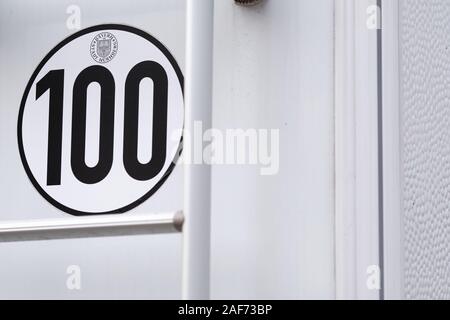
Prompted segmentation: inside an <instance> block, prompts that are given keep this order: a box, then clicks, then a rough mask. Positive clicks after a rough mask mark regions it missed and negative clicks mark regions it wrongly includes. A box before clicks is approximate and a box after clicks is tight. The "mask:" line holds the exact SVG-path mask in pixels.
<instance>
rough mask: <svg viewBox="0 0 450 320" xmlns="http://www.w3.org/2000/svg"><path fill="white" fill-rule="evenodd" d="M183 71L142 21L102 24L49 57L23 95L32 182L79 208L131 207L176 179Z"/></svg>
mask: <svg viewBox="0 0 450 320" xmlns="http://www.w3.org/2000/svg"><path fill="white" fill-rule="evenodd" d="M183 118H184V102H183V75H182V73H181V71H180V68H179V67H178V65H177V63H176V61H175V59H174V58H173V56H172V55H171V54H170V53H169V51H168V50H167V49H166V48H165V47H164V46H163V45H162V44H161V43H160V42H159V41H158V40H156V39H155V38H153V37H152V36H150V35H149V34H147V33H145V32H144V31H141V30H139V29H136V28H132V27H129V26H123V25H99V26H95V27H91V28H88V29H85V30H82V31H80V32H77V33H75V34H73V35H71V36H70V37H69V38H67V39H65V40H64V41H62V42H61V43H60V44H58V45H57V46H56V47H55V48H54V49H53V50H51V51H50V53H49V54H47V56H46V57H45V58H44V59H43V60H42V62H41V63H40V64H39V66H38V67H37V69H36V71H35V72H34V73H33V75H32V76H31V79H30V80H29V82H28V85H27V87H26V89H25V93H24V95H23V98H22V102H21V106H20V112H19V120H18V143H19V151H20V156H21V159H22V163H23V165H24V168H25V171H26V173H27V174H28V177H29V178H30V180H31V182H32V183H33V185H34V186H35V188H36V189H37V190H38V191H39V193H40V194H41V195H42V196H43V197H44V198H45V199H46V200H47V201H49V202H50V203H51V204H53V205H54V206H56V207H57V208H59V209H61V210H63V211H65V212H67V213H70V214H73V215H88V214H106V213H122V212H125V211H128V210H130V209H132V208H134V207H136V206H137V205H139V204H140V203H142V202H143V201H145V200H146V199H148V198H149V197H150V196H151V195H152V194H153V193H154V192H155V191H156V190H157V189H158V188H159V187H160V186H161V185H162V184H163V183H164V181H165V180H166V179H167V177H168V176H169V174H170V172H171V171H172V169H173V167H174V165H175V164H174V163H175V160H176V158H177V156H178V154H179V152H180V150H181V147H180V144H181V139H182V129H183V121H184V120H183Z"/></svg>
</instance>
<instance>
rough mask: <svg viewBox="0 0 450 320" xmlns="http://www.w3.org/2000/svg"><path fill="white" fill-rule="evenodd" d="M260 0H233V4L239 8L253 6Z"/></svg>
mask: <svg viewBox="0 0 450 320" xmlns="http://www.w3.org/2000/svg"><path fill="white" fill-rule="evenodd" d="M261 1H262V0H234V2H235V3H236V4H238V5H241V6H253V5H255V4H258V3H260V2H261Z"/></svg>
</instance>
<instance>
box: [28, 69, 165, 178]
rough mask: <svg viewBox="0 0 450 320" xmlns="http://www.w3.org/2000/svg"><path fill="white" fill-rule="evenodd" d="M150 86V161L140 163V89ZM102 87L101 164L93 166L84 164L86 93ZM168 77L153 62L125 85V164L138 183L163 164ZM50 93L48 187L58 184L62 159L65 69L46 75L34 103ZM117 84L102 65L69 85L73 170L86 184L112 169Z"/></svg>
mask: <svg viewBox="0 0 450 320" xmlns="http://www.w3.org/2000/svg"><path fill="white" fill-rule="evenodd" d="M145 78H150V79H151V80H152V81H153V88H154V90H153V129H152V158H151V160H150V161H149V162H148V163H145V164H143V163H140V162H139V160H138V157H137V154H138V120H139V85H140V82H141V81H142V80H143V79H145ZM92 82H97V83H98V84H99V85H100V90H101V95H100V141H99V153H98V154H99V159H98V163H97V164H96V165H95V166H94V167H89V166H88V165H86V161H85V153H86V102H87V88H88V86H89V85H90V84H91V83H92ZM167 90H168V83H167V74H166V72H165V70H164V68H163V67H162V66H161V65H160V64H158V63H156V62H154V61H143V62H140V63H138V64H137V65H135V66H134V67H133V68H132V69H131V70H130V72H129V73H128V76H127V79H126V82H125V99H124V107H125V109H124V126H123V128H124V135H123V164H124V168H125V170H126V172H127V173H128V174H129V176H130V177H132V178H133V179H136V180H139V181H146V180H150V179H152V178H154V177H155V176H156V175H157V174H158V173H159V172H160V171H161V170H162V168H163V166H164V163H165V160H166V139H167ZM47 91H49V98H50V99H49V119H48V151H47V185H49V186H51V185H60V184H61V158H62V154H61V153H62V133H63V104H64V70H52V71H49V72H48V73H47V74H46V75H45V76H44V77H43V78H42V79H41V80H40V81H39V82H38V83H37V84H36V99H39V98H40V97H41V96H42V95H43V94H44V93H45V92H47ZM114 101H115V82H114V77H113V75H112V74H111V72H110V71H109V70H108V69H106V68H105V67H103V66H97V65H96V66H90V67H88V68H86V69H84V70H83V71H81V72H80V74H79V75H78V77H77V78H76V80H75V83H74V85H73V101H72V139H71V167H72V171H73V174H74V175H75V177H76V178H77V179H78V180H79V181H81V182H83V183H86V184H95V183H98V182H100V181H102V180H103V179H104V178H105V177H106V176H107V175H108V173H109V171H110V170H111V167H112V164H113V151H114V113H115V105H114V104H115V103H114Z"/></svg>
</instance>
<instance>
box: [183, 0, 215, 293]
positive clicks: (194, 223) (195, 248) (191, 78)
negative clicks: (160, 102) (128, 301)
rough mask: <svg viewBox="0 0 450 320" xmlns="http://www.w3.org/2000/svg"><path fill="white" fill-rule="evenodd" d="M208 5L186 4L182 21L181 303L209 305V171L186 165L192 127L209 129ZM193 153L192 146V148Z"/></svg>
mask: <svg viewBox="0 0 450 320" xmlns="http://www.w3.org/2000/svg"><path fill="white" fill-rule="evenodd" d="M213 15H214V1H213V0H188V1H187V16H186V86H185V92H186V95H185V129H186V133H187V134H185V143H184V145H183V152H184V157H186V156H188V157H190V159H189V160H191V161H185V165H186V166H185V179H184V199H185V200H184V211H185V214H186V223H185V226H184V228H183V295H182V296H183V298H184V299H209V276H210V266H209V264H210V232H211V167H210V166H209V165H207V164H205V163H203V164H189V163H190V162H192V159H193V158H195V156H194V154H193V152H194V150H196V149H198V148H194V143H201V141H194V140H193V139H194V138H195V137H194V134H193V133H194V124H195V122H197V121H199V122H201V123H202V127H203V129H204V130H207V129H209V128H211V122H212V113H211V110H212V108H211V104H212V55H213V26H214V23H213ZM196 147H198V146H196Z"/></svg>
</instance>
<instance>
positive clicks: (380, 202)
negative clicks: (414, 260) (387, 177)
mask: <svg viewBox="0 0 450 320" xmlns="http://www.w3.org/2000/svg"><path fill="white" fill-rule="evenodd" d="M377 6H378V8H379V10H380V12H379V14H380V15H381V16H380V25H379V28H378V30H377V51H378V52H377V60H378V61H377V64H378V75H377V76H378V210H379V215H378V230H379V235H378V247H379V249H378V251H379V264H380V271H381V274H380V283H381V290H380V300H384V230H383V229H384V217H383V215H384V210H383V209H384V197H383V56H382V54H383V43H382V30H383V28H382V26H383V7H382V0H377Z"/></svg>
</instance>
